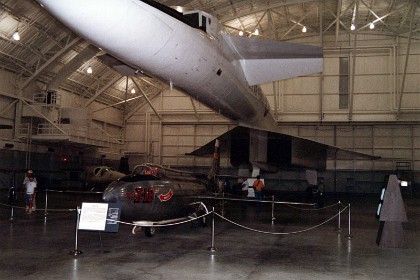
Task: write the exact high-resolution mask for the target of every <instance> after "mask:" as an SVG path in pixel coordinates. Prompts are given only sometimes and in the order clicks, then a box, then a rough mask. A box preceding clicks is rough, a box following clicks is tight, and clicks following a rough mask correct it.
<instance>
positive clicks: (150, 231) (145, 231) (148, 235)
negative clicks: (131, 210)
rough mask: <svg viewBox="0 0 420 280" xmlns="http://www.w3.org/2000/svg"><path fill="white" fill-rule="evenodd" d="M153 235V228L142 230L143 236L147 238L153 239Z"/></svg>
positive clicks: (154, 230)
mask: <svg viewBox="0 0 420 280" xmlns="http://www.w3.org/2000/svg"><path fill="white" fill-rule="evenodd" d="M155 233H156V228H154V227H146V228H144V234H146V236H147V237H153V236H154V235H155Z"/></svg>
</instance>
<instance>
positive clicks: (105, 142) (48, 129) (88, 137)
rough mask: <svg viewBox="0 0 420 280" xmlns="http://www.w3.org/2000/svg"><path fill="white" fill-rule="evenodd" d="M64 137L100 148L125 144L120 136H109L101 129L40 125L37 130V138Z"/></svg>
mask: <svg viewBox="0 0 420 280" xmlns="http://www.w3.org/2000/svg"><path fill="white" fill-rule="evenodd" d="M44 136H45V137H48V138H50V139H51V138H54V137H63V136H66V137H67V139H68V140H70V141H74V142H79V143H84V144H92V145H99V146H110V145H111V144H117V145H121V144H123V142H122V140H121V139H120V137H119V136H113V135H109V134H107V133H104V131H101V130H100V129H97V128H93V127H87V126H77V125H72V124H57V125H53V124H39V125H38V129H37V137H38V138H39V137H44Z"/></svg>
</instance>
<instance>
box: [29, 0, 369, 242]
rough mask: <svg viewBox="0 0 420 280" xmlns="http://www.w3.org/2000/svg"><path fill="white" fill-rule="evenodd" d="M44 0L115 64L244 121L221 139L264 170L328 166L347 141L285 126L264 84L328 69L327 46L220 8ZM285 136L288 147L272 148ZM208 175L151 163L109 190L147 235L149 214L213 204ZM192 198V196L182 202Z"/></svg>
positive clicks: (126, 0)
mask: <svg viewBox="0 0 420 280" xmlns="http://www.w3.org/2000/svg"><path fill="white" fill-rule="evenodd" d="M36 1H37V2H38V3H40V4H41V5H42V6H43V7H44V8H45V9H46V10H47V11H49V12H50V13H51V14H52V15H53V16H55V17H56V18H57V19H58V20H60V21H61V22H62V23H64V24H65V25H66V26H68V27H69V28H70V29H71V30H73V31H75V32H76V33H77V34H79V35H80V36H81V37H83V38H84V39H86V40H87V41H89V42H90V43H91V44H93V45H95V46H97V47H99V48H100V49H102V50H103V51H104V52H106V53H107V55H109V56H112V57H113V58H115V59H110V57H108V56H107V57H102V60H106V61H108V64H115V63H117V64H120V63H121V62H122V63H125V64H126V65H127V67H129V68H131V69H133V71H136V73H138V74H143V75H146V76H150V77H154V78H157V79H160V80H161V81H166V82H167V83H169V84H170V85H171V87H172V86H173V87H175V88H177V89H180V90H182V91H183V92H185V93H186V94H188V95H189V96H191V97H192V98H195V99H196V100H198V101H200V102H201V103H203V104H204V105H206V106H208V107H209V108H212V109H213V110H214V111H216V112H218V113H220V114H221V115H223V116H225V117H227V118H229V119H231V120H233V121H236V122H237V124H238V127H237V128H235V129H233V130H231V131H229V132H227V134H225V135H223V136H222V137H221V138H222V140H228V141H222V142H221V145H222V146H223V147H221V148H222V149H224V150H226V149H229V150H230V151H232V149H235V148H232V145H233V144H239V145H238V146H237V147H236V149H238V148H239V149H240V148H241V145H247V146H242V147H244V148H245V149H246V150H247V151H249V152H248V153H245V154H246V155H247V156H248V159H242V158H241V159H240V161H242V160H247V161H248V162H250V163H251V164H253V166H252V168H253V169H254V171H255V170H256V171H258V170H260V169H267V170H269V169H270V168H271V166H280V165H285V166H287V165H288V166H300V167H310V168H314V169H322V168H325V161H326V158H327V155H328V154H329V153H330V154H333V155H334V156H336V155H337V154H338V153H339V151H341V150H342V149H339V148H337V147H332V146H328V145H325V144H322V143H318V142H315V141H312V140H309V139H305V138H300V137H295V136H291V135H287V134H284V133H281V132H280V130H279V127H278V125H277V121H276V120H275V118H274V117H273V115H272V114H271V109H270V106H269V103H268V100H267V98H266V96H265V95H264V94H263V92H262V91H261V88H260V87H259V86H258V85H259V84H262V83H267V82H271V81H277V80H282V79H287V78H291V77H297V76H302V75H309V74H313V73H318V72H321V71H322V68H323V51H322V48H321V47H316V46H307V45H300V44H291V43H286V42H280V41H272V40H266V39H260V38H254V37H240V36H231V35H229V34H227V33H226V32H225V31H224V29H223V27H222V25H221V24H220V23H219V21H218V20H217V18H215V17H214V16H212V15H210V14H207V13H205V12H202V11H187V12H184V13H180V12H178V11H176V10H175V9H172V8H170V7H167V6H165V5H162V4H160V3H158V2H155V1H152V0H119V1H115V0H91V1H84V0H73V1H68V0H36ZM235 137H236V138H235ZM234 139H239V140H238V141H234ZM215 142H216V140H213V141H212V142H210V143H209V144H207V145H205V146H203V147H202V149H199V150H197V151H195V152H193V154H195V155H204V154H207V152H208V147H213V146H214V143H215ZM273 143H274V144H273ZM283 144H284V148H283V147H282V148H277V150H273V151H271V150H270V149H273V148H274V147H275V146H280V147H281V146H283ZM268 151H269V152H270V153H272V152H273V153H278V154H277V156H276V159H278V158H282V157H284V154H282V153H286V155H288V157H287V158H288V159H287V160H284V161H283V162H276V160H274V161H273V162H270V158H269V156H268ZM345 153H346V154H351V155H357V156H360V155H362V154H359V153H354V152H352V151H345ZM363 156H367V157H369V156H368V155H363ZM289 159H290V160H289ZM272 163H274V164H272ZM147 170H149V171H147ZM146 171H147V172H151V173H152V174H146ZM142 172H144V174H143V173H142ZM253 173H254V172H253ZM203 178H204V179H203ZM203 180H204V181H203ZM205 180H208V179H205V176H204V177H199V176H198V177H197V175H194V174H187V173H185V172H181V171H175V170H171V169H167V168H164V167H162V166H158V165H142V166H140V167H138V168H137V171H136V170H134V172H133V174H132V175H128V176H126V177H122V178H120V179H119V180H117V181H115V182H114V183H112V184H111V185H110V186H109V187H108V188H107V189H106V190H105V192H104V195H103V198H104V200H105V201H109V202H116V201H118V200H122V202H123V209H122V215H123V216H126V217H131V219H132V220H138V222H137V225H139V226H145V227H146V228H148V230H147V234H149V235H151V234H152V233H151V231H152V228H153V227H152V226H153V223H154V222H145V224H142V223H140V221H139V220H146V221H147V220H149V221H158V220H166V221H170V220H174V219H178V218H180V216H184V217H185V215H186V216H189V215H190V214H191V213H190V212H191V211H189V210H190V209H189V208H191V206H195V211H192V213H195V214H197V213H198V211H203V210H204V204H202V203H201V202H199V201H197V200H196V199H193V198H192V197H193V196H196V195H199V194H200V193H201V192H203V191H205V190H206V189H208V187H207V182H205ZM177 194H179V195H177ZM189 199H192V200H191V201H187V202H185V201H184V202H182V203H180V202H179V200H189ZM168 205H172V206H171V207H169V206H168ZM197 207H198V208H197ZM200 207H201V208H202V209H200ZM148 213H150V216H148Z"/></svg>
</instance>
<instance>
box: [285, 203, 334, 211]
mask: <svg viewBox="0 0 420 280" xmlns="http://www.w3.org/2000/svg"><path fill="white" fill-rule="evenodd" d="M338 204H339V203H338V202H337V203H335V204H331V205H328V206H325V207H321V208H314V209H312V208H299V207H294V206H291V205H286V206H287V207H290V208H293V209H298V210H301V211H319V210H324V209H327V208H331V207H334V206H337V205H338Z"/></svg>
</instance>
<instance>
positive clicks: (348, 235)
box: [347, 203, 353, 239]
mask: <svg viewBox="0 0 420 280" xmlns="http://www.w3.org/2000/svg"><path fill="white" fill-rule="evenodd" d="M350 221H351V210H350V203H349V233H348V234H347V238H348V239H351V238H352V237H353V236H352V235H351V222H350Z"/></svg>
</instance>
